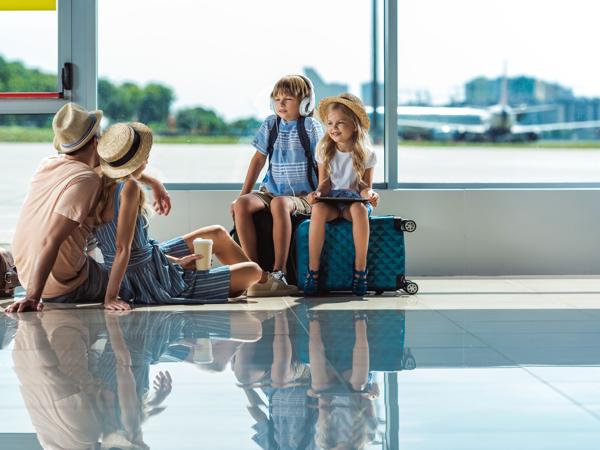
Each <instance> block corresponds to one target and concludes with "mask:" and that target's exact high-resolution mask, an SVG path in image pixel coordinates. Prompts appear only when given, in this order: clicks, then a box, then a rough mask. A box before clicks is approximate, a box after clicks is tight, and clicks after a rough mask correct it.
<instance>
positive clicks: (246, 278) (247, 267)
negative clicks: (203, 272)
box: [229, 262, 263, 297]
mask: <svg viewBox="0 0 600 450" xmlns="http://www.w3.org/2000/svg"><path fill="white" fill-rule="evenodd" d="M229 270H230V272H231V281H230V283H229V295H230V296H232V297H237V296H239V295H242V293H243V292H244V291H245V290H246V289H248V288H249V287H250V286H252V285H253V284H255V283H258V282H259V281H260V279H261V278H262V276H263V271H262V269H261V268H260V267H259V265H258V264H256V263H254V262H241V263H236V264H231V265H230V266H229Z"/></svg>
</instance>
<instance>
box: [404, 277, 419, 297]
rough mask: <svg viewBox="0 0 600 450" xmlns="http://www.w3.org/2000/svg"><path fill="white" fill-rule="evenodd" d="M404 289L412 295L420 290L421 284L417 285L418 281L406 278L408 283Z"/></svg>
mask: <svg viewBox="0 0 600 450" xmlns="http://www.w3.org/2000/svg"><path fill="white" fill-rule="evenodd" d="M402 289H404V291H405V292H406V293H407V294H410V295H415V294H416V293H417V292H419V286H417V283H415V282H413V281H410V280H406V284H405V285H404V287H403V288H402Z"/></svg>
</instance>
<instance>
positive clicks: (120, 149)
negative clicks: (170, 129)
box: [98, 122, 152, 178]
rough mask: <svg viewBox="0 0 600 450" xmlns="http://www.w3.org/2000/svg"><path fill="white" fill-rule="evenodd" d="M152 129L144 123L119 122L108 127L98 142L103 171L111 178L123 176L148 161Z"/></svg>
mask: <svg viewBox="0 0 600 450" xmlns="http://www.w3.org/2000/svg"><path fill="white" fill-rule="evenodd" d="M150 148H152V130H150V128H148V127H147V126H146V125H144V124H143V123H139V122H131V123H117V124H115V125H113V126H112V127H110V128H108V129H107V130H106V131H105V132H104V134H102V138H101V139H100V142H99V143H98V155H99V156H100V167H101V168H102V172H103V173H104V175H106V176H107V177H109V178H123V177H126V176H127V175H130V174H132V173H133V172H135V171H136V170H137V169H138V168H139V167H140V166H141V165H142V164H144V163H145V162H146V161H148V155H149V154H150Z"/></svg>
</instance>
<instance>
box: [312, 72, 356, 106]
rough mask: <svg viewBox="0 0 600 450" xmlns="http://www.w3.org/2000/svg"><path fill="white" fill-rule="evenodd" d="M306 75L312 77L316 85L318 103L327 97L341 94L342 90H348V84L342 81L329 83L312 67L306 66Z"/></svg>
mask: <svg viewBox="0 0 600 450" xmlns="http://www.w3.org/2000/svg"><path fill="white" fill-rule="evenodd" d="M304 75H306V76H307V77H308V78H310V81H312V83H313V86H314V87H315V98H316V100H317V103H319V100H321V99H322V98H325V97H332V96H334V95H339V94H341V93H342V92H348V85H347V84H341V83H327V82H325V81H324V80H323V78H321V75H319V73H318V72H317V71H316V70H315V69H314V68H312V67H305V68H304Z"/></svg>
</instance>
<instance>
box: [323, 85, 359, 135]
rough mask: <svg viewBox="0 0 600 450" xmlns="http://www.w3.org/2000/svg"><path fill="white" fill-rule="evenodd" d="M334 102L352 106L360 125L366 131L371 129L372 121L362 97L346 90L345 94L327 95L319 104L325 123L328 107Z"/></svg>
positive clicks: (351, 108)
mask: <svg viewBox="0 0 600 450" xmlns="http://www.w3.org/2000/svg"><path fill="white" fill-rule="evenodd" d="M332 103H341V104H342V105H344V106H347V107H348V108H350V110H351V111H352V112H353V113H354V114H356V117H358V121H359V122H360V126H361V127H363V128H364V129H365V131H368V130H369V126H370V125H371V121H370V120H369V115H368V114H367V111H366V110H365V105H363V102H361V101H360V98H358V97H357V96H356V95H352V94H350V93H348V92H344V93H343V94H340V95H337V96H335V97H325V98H324V99H323V100H321V101H320V102H319V106H318V108H317V109H318V111H319V117H320V118H321V122H323V123H325V122H326V121H327V107H328V106H329V105H331V104H332Z"/></svg>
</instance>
